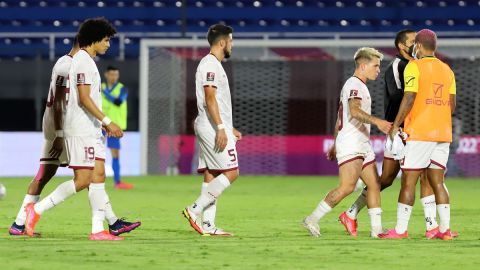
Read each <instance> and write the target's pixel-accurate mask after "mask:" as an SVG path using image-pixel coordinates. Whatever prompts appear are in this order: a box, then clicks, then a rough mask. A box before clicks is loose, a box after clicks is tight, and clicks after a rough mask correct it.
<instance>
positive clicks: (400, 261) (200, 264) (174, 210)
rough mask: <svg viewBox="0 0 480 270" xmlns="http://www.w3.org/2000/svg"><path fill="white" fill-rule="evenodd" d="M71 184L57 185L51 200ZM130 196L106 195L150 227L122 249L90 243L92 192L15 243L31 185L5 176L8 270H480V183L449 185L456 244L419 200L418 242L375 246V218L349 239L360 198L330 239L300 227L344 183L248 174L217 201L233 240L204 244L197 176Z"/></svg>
mask: <svg viewBox="0 0 480 270" xmlns="http://www.w3.org/2000/svg"><path fill="white" fill-rule="evenodd" d="M64 180H65V178H56V179H55V180H53V181H52V183H50V184H49V185H48V186H47V188H46V190H45V193H44V194H46V192H50V191H51V190H52V189H53V188H55V187H56V186H57V185H58V184H59V183H60V182H61V181H64ZM128 180H129V181H131V182H133V183H135V185H136V187H135V189H134V190H132V191H120V190H113V189H111V188H110V187H111V185H110V183H111V182H110V181H111V180H110V179H109V180H108V181H109V182H108V183H109V185H108V192H109V194H110V199H111V202H112V204H113V208H114V210H115V212H116V214H117V216H119V217H123V216H125V217H127V218H128V219H130V220H136V219H140V220H141V221H142V223H143V225H142V226H141V227H140V228H138V229H137V230H136V231H133V232H132V233H130V234H126V235H125V240H124V241H122V242H114V243H112V242H108V243H107V242H92V241H89V240H88V234H89V232H90V219H91V217H90V210H89V204H88V201H87V192H85V191H83V192H81V193H79V194H77V195H76V196H74V197H73V198H71V199H69V200H67V201H66V202H65V203H63V204H62V205H60V206H58V207H56V208H55V209H53V210H51V211H49V212H46V213H45V214H44V216H43V217H42V219H41V220H40V222H39V223H38V225H37V230H38V231H40V232H41V233H42V237H41V238H26V237H11V236H9V235H8V232H7V229H8V227H9V226H10V224H11V223H12V222H13V219H14V217H15V215H16V213H17V211H18V207H19V204H20V203H21V200H22V199H23V196H24V192H25V190H26V186H27V184H28V182H29V179H28V178H2V179H0V182H2V183H3V184H4V185H5V186H6V187H7V190H8V195H7V197H6V198H5V199H4V200H2V201H0V269H2V270H3V269H5V270H7V269H8V270H10V269H62V270H65V269H69V270H70V269H95V270H101V269H389V270H390V269H454V268H455V269H462V270H465V269H480V266H479V263H480V239H479V235H480V230H479V228H480V226H479V225H480V208H479V204H480V196H479V194H480V193H479V191H480V181H478V180H477V181H474V180H472V179H470V180H465V179H448V180H447V185H448V188H449V190H450V194H451V203H452V221H451V223H452V229H454V230H457V231H458V232H459V233H460V237H459V238H458V239H455V240H454V241H438V240H425V239H424V237H423V233H424V230H425V225H424V222H423V210H422V208H421V206H420V204H419V201H418V193H417V201H416V204H415V208H414V213H413V215H412V218H411V221H410V227H409V234H410V239H405V240H379V239H370V238H369V237H368V235H369V223H370V222H369V218H368V215H367V211H363V212H362V213H361V214H360V216H359V226H360V227H359V236H358V237H357V238H351V237H349V236H348V235H346V233H345V231H344V229H343V226H342V225H341V224H339V223H338V222H337V218H338V215H339V214H340V213H341V211H343V210H344V209H346V208H347V207H348V206H349V205H350V204H351V203H352V202H353V201H354V200H355V198H356V194H353V195H351V196H350V197H347V198H346V199H345V200H344V201H343V202H342V203H341V204H339V205H338V206H337V207H336V208H335V209H334V210H333V211H332V212H331V213H330V214H329V215H328V216H326V217H325V218H324V219H323V220H322V221H321V223H320V226H321V231H322V236H321V237H320V238H313V237H310V236H309V235H308V234H307V232H306V231H305V230H304V229H303V227H302V226H301V225H300V223H301V220H302V218H303V217H304V216H306V215H307V214H309V213H310V212H311V211H312V210H313V208H314V207H315V206H316V205H317V203H318V202H319V201H320V199H322V198H323V196H324V195H325V194H326V192H327V191H328V190H329V189H330V188H332V187H334V186H335V185H336V183H337V182H336V181H337V178H336V177H274V176H262V177H254V176H241V177H240V178H239V179H238V181H237V182H236V183H235V184H234V185H232V186H231V188H230V189H229V190H228V191H227V192H226V193H224V195H223V196H222V197H221V198H220V200H219V203H218V213H217V225H219V227H222V228H224V229H226V230H228V231H231V232H234V233H235V234H236V236H235V237H232V238H219V237H216V238H214V237H202V236H200V235H198V234H197V233H196V232H194V231H193V230H192V229H191V228H190V226H188V225H187V222H186V220H185V219H184V218H183V217H182V215H181V213H180V212H181V210H182V208H183V207H185V206H186V205H187V204H189V203H191V202H192V201H193V200H194V199H195V198H196V197H197V195H198V194H199V191H200V183H201V179H200V178H199V177H198V176H197V177H195V176H188V177H187V176H184V177H183V176H182V177H165V176H161V177H160V176H149V177H136V178H129V179H128ZM398 190H399V181H396V183H395V184H394V185H393V186H392V187H391V188H389V189H388V190H386V191H384V193H382V208H383V210H384V212H383V217H382V219H383V225H384V227H386V228H392V227H393V226H394V225H395V220H396V201H397V196H398Z"/></svg>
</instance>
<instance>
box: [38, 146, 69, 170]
mask: <svg viewBox="0 0 480 270" xmlns="http://www.w3.org/2000/svg"><path fill="white" fill-rule="evenodd" d="M63 142H64V147H63V151H62V153H61V154H60V156H59V157H58V158H53V157H52V156H51V155H50V154H49V152H50V149H52V144H53V140H44V141H43V146H42V154H41V156H40V164H52V165H57V166H62V167H65V166H67V165H68V158H67V149H66V147H65V140H64V141H63Z"/></svg>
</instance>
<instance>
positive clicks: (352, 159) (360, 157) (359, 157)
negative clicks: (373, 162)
mask: <svg viewBox="0 0 480 270" xmlns="http://www.w3.org/2000/svg"><path fill="white" fill-rule="evenodd" d="M357 159H364V158H363V157H362V156H356V157H354V158H351V159H348V160H345V161H344V162H342V163H340V164H338V167H339V168H340V167H341V166H342V165H344V164H346V163H349V162H352V161H354V160H357Z"/></svg>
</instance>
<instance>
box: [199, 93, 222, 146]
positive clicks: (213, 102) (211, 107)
mask: <svg viewBox="0 0 480 270" xmlns="http://www.w3.org/2000/svg"><path fill="white" fill-rule="evenodd" d="M203 89H204V91H205V103H206V104H207V111H208V115H210V118H211V119H212V121H213V123H214V124H215V125H216V126H217V135H216V138H215V149H216V150H217V151H219V152H222V151H223V150H224V149H225V147H226V146H227V142H228V137H227V133H226V132H225V126H224V125H223V123H222V119H221V118H220V110H219V108H218V103H217V98H216V95H215V94H216V92H217V89H216V88H215V87H213V86H211V85H206V86H204V87H203Z"/></svg>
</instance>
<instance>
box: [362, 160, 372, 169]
mask: <svg viewBox="0 0 480 270" xmlns="http://www.w3.org/2000/svg"><path fill="white" fill-rule="evenodd" d="M374 162H375V159H374V160H372V161H369V162H367V163H365V164H363V166H362V170H363V169H365V167H367V166H368V165H370V164H372V163H374Z"/></svg>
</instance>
